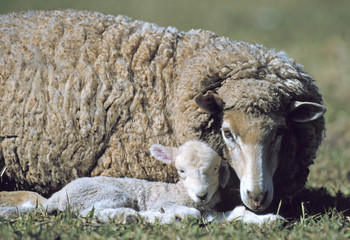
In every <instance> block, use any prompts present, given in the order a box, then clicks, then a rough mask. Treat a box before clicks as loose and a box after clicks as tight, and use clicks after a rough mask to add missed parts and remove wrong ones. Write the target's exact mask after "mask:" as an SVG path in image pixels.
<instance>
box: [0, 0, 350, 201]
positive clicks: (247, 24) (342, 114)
mask: <svg viewBox="0 0 350 240" xmlns="http://www.w3.org/2000/svg"><path fill="white" fill-rule="evenodd" d="M61 8H74V9H80V10H92V11H98V12H102V13H106V14H112V15H118V14H123V15H128V16H130V17H133V18H135V19H139V20H144V21H149V22H153V23H156V24H158V25H160V26H174V27H177V28H178V29H179V30H182V31H188V30H190V29H192V28H202V29H207V30H211V31H213V32H215V33H217V34H218V35H223V36H227V37H229V38H231V39H232V40H238V41H247V42H256V43H261V44H263V45H265V46H266V47H268V48H275V49H277V50H284V51H285V52H287V54H288V55H289V56H290V57H292V58H294V59H296V61H297V62H298V63H300V64H302V65H304V67H305V69H306V71H307V72H309V73H310V74H311V75H312V76H313V77H314V78H315V79H316V80H317V82H318V86H319V88H320V91H321V93H322V94H323V95H324V101H325V105H326V107H327V109H328V112H327V114H326V120H327V129H328V130H327V136H326V139H325V143H324V144H323V147H322V148H321V150H320V152H319V156H318V158H317V159H316V164H315V165H313V167H312V169H311V174H310V178H309V181H308V185H310V186H313V187H320V186H325V187H327V189H328V190H329V191H330V192H332V193H336V192H337V191H341V192H343V193H345V194H349V193H350V79H349V76H350V27H349V25H350V1H349V0H336V1H335V0H307V1H306V0H293V1H290V0H251V1H246V0H237V1H234V0H216V1H209V0H176V1H175V0H143V1H142V0H99V1H96V0H94V1H93V0H87V1H73V0H60V1H57V0H55V1H53V0H30V1H29V0H0V13H1V14H4V13H8V12H13V11H20V10H33V9H61Z"/></svg>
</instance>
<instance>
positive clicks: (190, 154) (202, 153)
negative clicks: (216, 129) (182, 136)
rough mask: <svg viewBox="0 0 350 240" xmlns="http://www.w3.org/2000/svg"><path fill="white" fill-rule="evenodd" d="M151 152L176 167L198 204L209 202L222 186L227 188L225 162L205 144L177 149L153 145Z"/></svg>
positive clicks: (194, 144)
mask: <svg viewBox="0 0 350 240" xmlns="http://www.w3.org/2000/svg"><path fill="white" fill-rule="evenodd" d="M150 152H151V154H152V156H153V157H155V158H156V159H158V160H160V161H162V162H164V163H166V164H171V163H173V164H174V165H175V167H176V169H177V172H178V174H179V176H180V181H182V182H183V185H184V187H185V188H186V190H187V193H188V195H189V196H190V197H191V199H192V200H193V201H194V202H196V203H200V204H205V203H208V202H209V201H210V200H211V199H212V197H213V195H214V194H215V192H216V191H217V189H218V187H219V185H221V186H223V187H224V186H225V185H226V183H227V182H228V179H229V170H228V166H227V165H226V162H225V161H223V160H222V159H221V158H220V156H219V155H218V154H217V153H216V152H215V151H214V150H213V149H212V148H210V147H209V146H208V145H207V144H206V143H204V142H201V141H188V142H186V143H184V144H183V145H182V146H180V147H178V148H175V147H168V146H164V145H161V144H153V145H152V146H151V148H150Z"/></svg>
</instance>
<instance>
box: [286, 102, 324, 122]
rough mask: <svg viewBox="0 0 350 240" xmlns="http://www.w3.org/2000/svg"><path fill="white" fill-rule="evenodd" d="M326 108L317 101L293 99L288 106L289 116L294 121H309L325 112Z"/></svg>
mask: <svg viewBox="0 0 350 240" xmlns="http://www.w3.org/2000/svg"><path fill="white" fill-rule="evenodd" d="M326 111H327V109H326V108H325V107H324V106H323V105H321V104H318V103H313V102H299V101H294V102H292V103H291V105H290V107H289V116H290V118H291V119H292V120H293V121H295V122H300V123H304V122H310V121H313V120H316V119H318V118H320V117H322V116H323V114H325V112H326Z"/></svg>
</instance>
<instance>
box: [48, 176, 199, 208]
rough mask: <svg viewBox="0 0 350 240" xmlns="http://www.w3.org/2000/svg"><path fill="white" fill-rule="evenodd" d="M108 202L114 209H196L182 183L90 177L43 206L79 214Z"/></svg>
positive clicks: (59, 193) (60, 193) (53, 196)
mask: <svg viewBox="0 0 350 240" xmlns="http://www.w3.org/2000/svg"><path fill="white" fill-rule="evenodd" d="M106 199H108V200H109V201H113V202H114V206H115V207H129V208H133V209H136V210H140V211H144V210H150V209H154V210H156V211H159V210H160V209H161V208H162V207H164V206H165V205H171V204H177V205H185V206H189V207H196V206H197V205H196V204H195V202H194V201H193V200H192V199H191V198H190V197H189V196H188V194H187V192H186V189H185V188H184V186H183V183H182V182H179V183H177V184H175V183H165V182H150V181H147V180H143V179H136V178H114V177H104V176H98V177H91V178H78V179H76V180H74V181H72V182H71V183H69V184H68V185H67V186H65V187H64V188H62V189H61V190H60V191H59V192H57V193H55V194H54V195H52V197H50V198H49V200H48V201H47V202H46V203H45V205H44V206H47V207H49V209H50V210H51V209H53V210H56V209H59V210H65V209H66V207H67V206H68V205H69V206H70V207H71V208H72V209H74V210H82V209H86V208H89V207H91V206H93V205H94V204H95V203H97V202H100V201H103V200H106Z"/></svg>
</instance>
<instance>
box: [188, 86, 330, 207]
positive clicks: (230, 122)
mask: <svg viewBox="0 0 350 240" xmlns="http://www.w3.org/2000/svg"><path fill="white" fill-rule="evenodd" d="M195 101H196V103H197V105H198V106H199V107H200V108H201V109H203V110H206V111H207V112H211V113H214V112H215V111H218V109H219V110H220V111H221V114H222V125H221V132H222V138H223V140H224V142H225V145H226V148H225V149H224V151H226V154H227V157H228V158H230V161H229V164H230V165H231V166H232V167H233V169H234V170H235V172H236V174H237V176H238V178H239V179H240V194H241V199H242V201H243V203H244V204H245V205H246V206H247V207H249V208H250V209H252V210H255V211H263V210H265V209H266V208H267V207H268V206H269V205H270V204H271V202H272V200H273V196H274V183H273V177H274V174H275V172H276V169H277V167H278V165H279V163H280V162H281V161H283V159H281V158H282V157H281V156H283V154H281V151H283V149H285V148H283V147H282V145H284V144H296V143H295V142H294V143H293V142H289V143H288V142H287V141H288V140H285V139H284V138H285V137H286V135H288V134H287V132H288V131H291V130H290V129H289V127H290V125H291V122H294V124H295V123H296V124H304V123H307V122H310V121H314V120H316V119H318V118H320V117H321V116H322V115H323V114H324V112H325V111H326V109H325V108H324V107H323V106H322V105H320V104H317V103H313V102H298V101H294V102H292V103H291V104H290V105H289V107H288V109H287V110H285V111H282V110H279V111H271V112H269V113H264V114H256V113H255V114H254V113H247V112H246V111H243V110H239V109H235V108H228V109H225V108H224V107H223V100H221V99H220V98H219V96H218V95H216V94H213V93H211V92H207V93H206V94H205V95H202V94H199V95H198V96H197V97H196V99H195ZM216 114H217V112H216ZM292 147H293V146H292ZM294 148H295V147H294ZM281 149H282V150H281ZM285 174H288V173H285Z"/></svg>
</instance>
